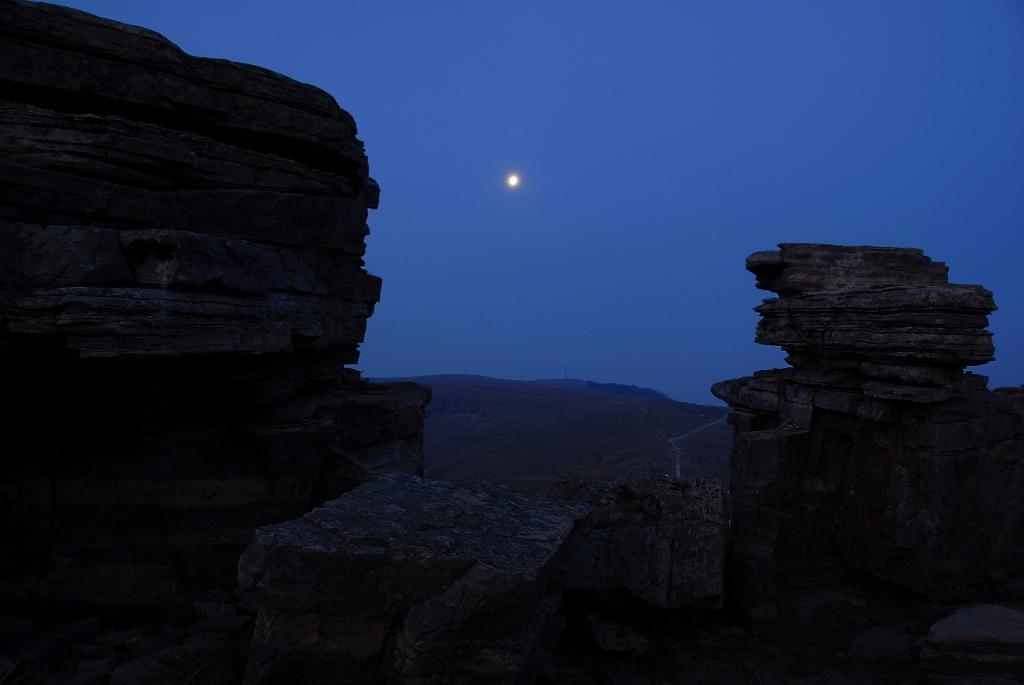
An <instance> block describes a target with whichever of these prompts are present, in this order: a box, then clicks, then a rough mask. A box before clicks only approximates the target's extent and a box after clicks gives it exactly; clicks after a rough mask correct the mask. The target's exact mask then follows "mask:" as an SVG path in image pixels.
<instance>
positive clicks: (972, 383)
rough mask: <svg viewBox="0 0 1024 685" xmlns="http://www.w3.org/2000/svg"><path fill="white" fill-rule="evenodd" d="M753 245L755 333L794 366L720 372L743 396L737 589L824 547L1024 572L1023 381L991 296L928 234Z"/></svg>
mask: <svg viewBox="0 0 1024 685" xmlns="http://www.w3.org/2000/svg"><path fill="white" fill-rule="evenodd" d="M780 248H781V249H780V250H779V251H777V252H760V253H756V254H754V255H752V256H751V257H750V258H749V259H748V260H747V268H748V269H749V270H750V271H752V272H753V273H754V274H755V275H756V276H757V279H758V287H760V288H764V289H768V290H773V291H775V292H776V293H778V295H779V297H778V298H776V299H771V300H766V301H765V302H764V304H762V305H761V306H759V307H758V308H757V311H758V312H759V313H760V314H761V316H762V320H761V323H760V325H759V326H758V331H757V341H758V342H761V343H763V344H770V345H780V346H782V347H783V349H784V350H785V351H786V352H787V353H788V357H787V361H788V362H789V364H790V368H787V369H777V370H772V371H761V372H758V373H756V374H754V376H752V377H748V378H741V379H736V380H732V381H726V382H723V383H718V384H716V385H715V386H714V387H713V392H714V393H715V394H716V396H718V397H719V398H721V399H723V400H725V401H726V402H728V403H729V405H730V406H731V407H732V419H731V420H732V422H733V424H734V430H735V442H734V447H733V454H732V489H733V492H732V496H733V502H734V505H733V520H732V528H733V543H732V545H733V546H732V553H731V559H730V563H729V567H730V573H731V576H732V583H731V586H732V587H733V588H734V591H735V596H734V598H733V599H734V601H735V602H736V603H737V604H738V605H739V606H740V607H741V608H742V609H743V610H744V611H745V612H746V613H747V614H748V615H749V616H751V617H752V618H755V619H756V618H766V617H769V616H771V615H773V614H774V611H775V604H774V592H775V586H776V578H777V576H778V575H780V574H785V573H787V572H790V571H794V570H797V569H803V568H806V567H807V566H808V565H810V564H813V563H815V562H816V561H821V560H823V559H831V558H838V559H839V560H840V561H841V562H842V563H843V564H844V565H846V566H848V567H851V568H854V569H857V570H859V571H863V572H866V573H868V574H870V575H872V576H874V577H876V578H879V579H881V580H884V581H887V582H890V583H893V584H896V585H898V586H902V587H903V588H906V589H907V590H910V591H913V592H918V593H924V594H931V595H934V596H945V597H958V596H968V595H971V594H973V593H976V592H979V591H985V592H990V593H991V592H998V588H999V587H1001V586H1002V585H1003V584H1004V583H1005V582H1006V581H1007V580H1009V579H1012V578H1014V577H1020V576H1024V527H1022V526H1021V525H1020V522H1021V520H1024V392H1022V391H1021V389H1001V390H997V391H994V392H990V391H988V390H987V389H986V379H985V378H984V377H983V376H978V375H974V374H971V373H965V372H964V367H965V366H971V365H977V364H983V363H985V362H987V361H989V360H991V359H992V356H993V353H994V352H993V345H992V341H991V334H990V333H989V332H988V331H987V330H986V326H987V316H988V314H989V313H990V312H991V311H993V310H994V309H995V304H994V302H993V299H992V295H991V293H990V292H989V291H987V290H985V289H984V288H982V287H980V286H970V285H954V284H949V283H948V282H947V277H946V272H947V269H946V267H945V265H944V264H942V263H939V262H932V261H931V260H930V259H928V258H927V257H926V256H924V254H923V253H922V252H921V251H920V250H914V249H903V248H875V247H838V246H831V245H807V244H783V245H781V246H780Z"/></svg>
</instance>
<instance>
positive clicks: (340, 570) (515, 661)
mask: <svg viewBox="0 0 1024 685" xmlns="http://www.w3.org/2000/svg"><path fill="white" fill-rule="evenodd" d="M587 513H588V508H587V507H585V506H581V505H574V504H563V503H553V502H545V501H541V500H537V499H534V498H532V497H529V496H526V495H522V494H519V493H516V492H514V491H512V490H509V489H508V488H504V487H500V486H496V485H491V484H487V483H480V484H476V485H474V486H471V487H456V486H454V485H452V484H450V483H446V482H442V481H430V480H425V479H422V478H417V477H414V476H408V475H404V474H403V475H399V474H388V475H385V476H382V477H381V478H379V479H378V480H376V481H373V482H372V483H368V484H366V485H364V486H362V487H359V488H356V489H355V490H352V491H351V492H348V493H346V494H345V495H343V496H341V497H339V498H337V499H335V500H332V501H330V502H328V503H327V504H325V505H324V506H323V507H322V508H319V509H315V510H314V511H312V512H310V513H309V514H307V515H305V516H303V517H302V518H300V519H296V520H294V521H289V522H286V523H281V524H277V525H272V526H266V527H264V528H261V529H259V530H258V531H257V533H256V538H255V540H254V541H253V543H252V545H251V546H250V547H249V549H248V550H247V551H246V552H245V554H244V555H243V556H242V558H241V561H240V563H239V584H240V586H241V587H242V588H243V590H244V591H246V593H247V594H248V595H249V596H250V597H251V598H252V600H253V601H254V602H255V603H256V604H257V605H258V606H259V607H260V615H259V619H258V621H257V625H256V629H255V635H254V638H253V645H252V649H251V650H250V655H251V656H250V662H249V665H248V668H247V674H246V682H247V683H261V684H263V683H286V682H303V683H321V682H323V683H327V682H331V683H349V682H351V683H356V682H367V680H366V679H367V678H376V677H380V676H381V674H385V675H386V677H387V679H388V681H389V682H398V683H419V682H431V678H437V677H440V676H441V675H444V677H445V678H454V679H455V681H460V679H461V680H462V681H467V682H488V683H490V682H496V683H505V682H508V683H514V682H522V680H523V678H528V677H529V673H530V671H531V669H533V668H534V667H535V665H536V663H537V661H538V659H539V656H540V648H541V647H542V646H543V644H544V643H546V642H548V640H547V639H545V636H546V635H547V634H548V631H549V630H550V629H551V627H552V625H553V624H552V621H551V619H552V618H553V617H554V614H555V613H556V611H557V607H558V595H557V594H552V593H551V592H550V591H549V587H548V585H549V583H548V580H549V577H550V576H551V573H552V571H553V570H554V568H555V567H556V564H557V563H558V560H559V558H560V556H561V555H560V552H561V551H562V548H563V546H564V545H565V544H566V541H567V540H568V539H569V537H570V536H571V535H572V533H573V531H574V529H575V528H576V527H577V524H578V523H579V522H580V521H581V520H582V519H583V518H584V517H585V516H586V515H587ZM446 682H447V681H446Z"/></svg>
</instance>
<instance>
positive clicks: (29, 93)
mask: <svg viewBox="0 0 1024 685" xmlns="http://www.w3.org/2000/svg"><path fill="white" fill-rule="evenodd" d="M378 192H379V189H378V188H377V184H376V183H375V182H374V181H373V180H372V179H371V178H370V177H369V172H368V164H367V160H366V156H365V155H364V153H363V146H362V143H361V142H360V141H359V140H358V139H357V138H356V128H355V123H354V122H353V120H352V118H351V117H350V116H349V115H348V114H347V113H346V112H345V111H344V110H342V109H341V108H340V107H338V105H337V104H336V103H335V102H334V100H333V98H332V97H331V96H330V95H328V94H327V93H325V92H323V91H321V90H319V89H317V88H314V87H312V86H307V85H304V84H300V83H297V82H295V81H292V80H291V79H288V78H285V77H283V76H280V75H278V74H274V73H272V72H269V71H266V70H264V69H260V68H258V67H252V66H248V65H241V64H235V63H232V62H227V61H224V60H215V59H199V58H195V57H191V56H189V55H186V54H185V53H183V52H182V51H181V50H179V49H178V48H177V47H175V46H174V45H172V44H171V43H170V42H168V41H167V40H165V39H164V38H162V37H161V36H159V35H157V34H155V33H153V32H150V31H147V30H145V29H140V28H137V27H132V26H125V25H123V24H118V23H116V22H112V21H107V20H103V19H99V18H97V17H93V16H91V15H88V14H85V13H82V12H78V11H75V10H71V9H67V8H64V7H58V6H54V5H45V4H37V3H27V2H21V1H20V0H8V1H5V2H0V376H2V378H3V380H4V393H3V397H2V399H0V412H2V414H3V416H4V419H5V421H4V425H5V429H4V433H3V436H0V540H2V543H0V602H17V603H21V604H27V605H33V604H34V603H36V602H38V601H40V600H59V601H63V602H85V603H98V604H103V605H106V606H122V607H153V606H157V605H160V604H163V603H166V602H169V601H182V602H185V603H186V604H188V603H190V602H191V593H192V592H193V590H194V589H195V588H201V587H209V586H211V585H213V586H225V587H230V586H231V585H232V584H233V582H234V578H235V569H236V562H237V558H238V555H239V554H240V553H241V551H242V550H243V549H244V548H245V546H246V545H247V544H248V542H249V541H250V540H251V538H252V535H253V532H254V530H255V528H256V527H257V526H259V525H262V524H265V523H270V522H273V521H280V520H287V519H290V518H294V517H295V516H298V515H300V514H302V513H303V512H305V511H308V510H309V508H310V507H311V506H314V505H316V504H318V503H321V502H323V501H325V500H327V499H330V498H331V497H334V496H336V495H338V494H340V493H341V492H344V491H345V490H347V489H350V488H352V487H355V486H357V485H359V484H361V483H363V482H365V481H366V480H368V479H370V478H371V477H372V476H373V475H374V474H376V473H379V472H383V471H403V472H409V473H418V472H421V470H422V447H421V445H422V418H423V408H424V405H425V403H426V402H427V400H428V397H429V394H428V391H426V390H425V389H423V388H420V387H419V386H415V385H412V384H392V385H378V386H375V385H371V384H369V383H366V382H364V381H362V380H360V378H359V375H358V373H356V372H355V371H351V370H346V369H344V368H343V365H344V364H349V363H353V362H355V361H356V360H357V358H358V345H359V343H360V342H361V341H362V338H363V333H364V331H365V327H366V320H367V318H368V317H369V316H370V314H371V313H372V311H373V306H374V304H375V303H376V301H377V299H378V296H379V293H380V279H378V278H377V277H375V276H372V275H370V274H368V273H367V272H366V271H365V269H364V268H363V261H362V254H363V251H364V238H365V236H366V234H367V231H368V228H367V224H366V218H367V212H368V209H370V208H373V207H376V205H377V195H378Z"/></svg>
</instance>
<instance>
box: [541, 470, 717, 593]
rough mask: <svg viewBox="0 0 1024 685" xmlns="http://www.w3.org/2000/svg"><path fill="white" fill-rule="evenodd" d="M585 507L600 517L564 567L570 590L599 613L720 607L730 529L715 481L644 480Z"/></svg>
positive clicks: (599, 496) (594, 498) (597, 496)
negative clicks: (582, 594) (629, 608)
mask: <svg viewBox="0 0 1024 685" xmlns="http://www.w3.org/2000/svg"><path fill="white" fill-rule="evenodd" d="M581 494H582V493H558V495H559V496H562V497H564V498H566V499H570V500H571V499H573V498H574V496H575V498H579V497H580V495H581ZM586 499H588V500H589V502H590V503H591V505H592V506H593V508H594V515H593V517H592V520H591V521H590V522H589V525H588V526H587V529H586V534H585V535H584V536H582V538H581V540H580V541H579V543H578V544H576V545H575V546H574V547H573V549H572V551H571V553H570V554H569V556H568V557H567V559H566V563H565V567H564V569H563V572H564V574H565V582H564V584H565V587H566V589H570V590H576V591H581V592H583V593H585V595H586V598H588V599H589V603H590V605H592V606H593V607H595V608H597V609H608V608H617V607H626V608H628V607H635V606H641V607H644V608H645V609H648V610H649V609H650V608H652V607H653V608H658V609H679V608H682V607H688V606H689V607H697V606H699V607H702V608H708V607H717V606H719V605H720V603H721V600H722V596H723V595H724V592H725V588H724V575H723V565H724V561H725V549H726V531H727V522H726V519H725V515H724V512H723V499H722V488H721V486H720V485H719V484H718V483H717V482H716V481H708V480H698V479H693V480H685V481H680V482H673V481H667V480H640V481H635V482H631V483H626V484H624V485H620V486H617V487H615V488H612V489H610V490H608V491H606V492H603V493H600V494H591V495H590V496H589V497H587V498H586ZM582 600H583V598H580V599H577V602H581V601H582Z"/></svg>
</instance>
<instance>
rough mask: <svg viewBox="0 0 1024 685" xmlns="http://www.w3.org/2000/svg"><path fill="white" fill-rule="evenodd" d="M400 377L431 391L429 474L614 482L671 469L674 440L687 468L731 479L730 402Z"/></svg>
mask: <svg viewBox="0 0 1024 685" xmlns="http://www.w3.org/2000/svg"><path fill="white" fill-rule="evenodd" d="M391 380H397V379H391ZM402 380H413V381H415V382H417V383H422V384H424V385H429V386H431V387H432V388H433V391H434V399H433V401H432V402H431V404H430V407H429V410H428V413H427V422H426V432H425V440H426V444H425V463H426V467H425V468H426V475H427V476H429V477H431V478H439V479H444V480H451V481H455V482H465V481H472V480H490V481H494V482H498V483H504V484H507V485H510V486H513V487H516V488H518V489H521V490H526V491H532V492H543V491H544V490H546V489H547V488H548V487H550V486H551V485H552V484H553V483H554V482H556V481H558V480H559V479H562V478H576V479H581V480H586V481H588V482H591V483H593V484H595V485H608V484H612V483H616V482H622V481H624V480H627V479H632V478H640V477H644V476H655V477H658V476H665V475H672V474H673V472H674V470H675V466H674V459H675V457H674V453H675V451H674V450H673V449H672V445H674V446H675V447H678V448H679V456H680V462H681V471H682V474H683V475H684V476H699V477H703V478H715V479H717V480H720V481H722V482H723V484H725V483H727V481H728V474H729V448H730V445H731V440H732V438H731V436H732V431H731V428H730V427H729V425H728V424H727V423H726V421H725V416H726V410H725V408H724V407H713V406H705V405H697V404H686V403H683V402H676V401H675V400H672V399H669V398H668V397H666V396H664V395H662V394H661V393H659V392H656V391H654V390H649V389H646V388H638V387H635V386H627V385H617V384H605V383H593V382H589V381H580V380H573V379H569V380H562V379H557V380H538V381H513V380H502V379H497V378H487V377H483V376H464V375H441V376H418V377H412V378H403V379H402ZM670 439H671V440H672V442H671V443H670Z"/></svg>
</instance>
